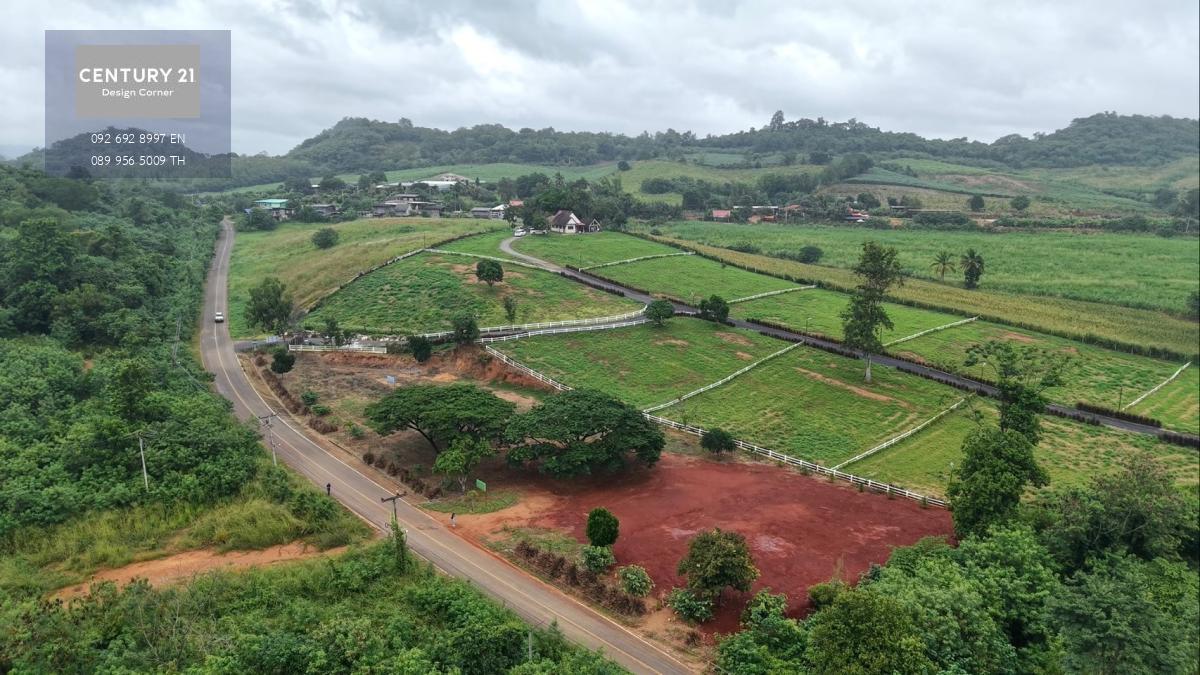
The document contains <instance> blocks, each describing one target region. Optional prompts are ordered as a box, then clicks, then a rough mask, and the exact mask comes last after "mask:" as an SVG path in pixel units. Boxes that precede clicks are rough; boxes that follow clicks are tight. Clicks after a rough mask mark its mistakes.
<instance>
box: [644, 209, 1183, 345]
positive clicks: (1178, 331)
mask: <svg viewBox="0 0 1200 675" xmlns="http://www.w3.org/2000/svg"><path fill="white" fill-rule="evenodd" d="M733 227H735V228H736V227H741V226H733ZM855 231H857V232H860V233H864V234H865V233H866V232H867V231H864V230H855ZM664 240H668V241H670V240H671V239H669V238H666V237H664ZM673 241H677V242H679V243H681V244H684V245H687V246H690V247H694V248H696V249H697V250H699V251H701V252H703V253H705V254H707V255H709V256H713V257H716V258H718V259H721V260H728V261H730V262H733V263H736V264H739V265H744V266H746V267H748V268H750V269H756V270H762V271H763V272H765V273H770V274H779V275H789V276H792V277H794V278H797V279H813V280H819V281H821V282H823V283H826V284H829V285H831V286H832V287H834V288H845V289H849V288H852V287H853V286H854V285H855V284H857V283H858V279H857V278H856V277H855V276H854V273H853V272H851V271H850V270H849V269H845V268H840V267H829V266H826V265H806V264H804V263H798V262H793V261H791V260H782V259H780V258H772V257H768V256H764V255H755V254H752V253H741V252H739V251H733V250H730V249H727V248H719V247H715V246H708V245H706V244H701V243H697V242H692V241H687V240H682V239H675V240H673ZM984 285H985V288H982V289H978V290H974V291H968V290H965V289H963V288H959V287H958V286H952V285H950V284H940V283H937V282H934V281H924V280H921V279H908V280H906V281H905V283H904V285H903V286H900V287H898V288H894V289H892V292H891V296H892V297H894V298H897V299H900V300H904V301H908V302H915V303H920V304H923V305H928V306H932V307H937V308H945V309H946V310H947V311H952V312H960V313H963V314H965V315H966V316H971V315H975V314H979V315H982V316H984V317H994V318H995V319H996V320H998V321H1000V322H1001V323H1006V324H1011V325H1014V326H1025V327H1027V328H1030V329H1032V330H1039V331H1045V332H1048V333H1059V334H1065V335H1070V336H1093V337H1095V338H1100V339H1103V340H1110V341H1115V342H1118V343H1123V344H1128V345H1138V346H1142V347H1149V348H1154V349H1162V350H1170V351H1172V352H1175V353H1177V354H1182V355H1185V356H1184V358H1183V359H1181V361H1182V360H1186V359H1187V358H1188V357H1189V356H1191V355H1195V354H1196V351H1197V345H1200V324H1197V323H1196V322H1195V321H1190V320H1188V319H1185V318H1181V317H1178V316H1173V315H1169V314H1166V313H1163V312H1160V311H1154V310H1145V309H1134V308H1129V307H1120V306H1116V305H1106V304H1103V303H1097V302H1087V301H1083V300H1071V299H1067V298H1052V297H1048V296H1030V295H1018V294H1014V293H1003V292H999V291H992V290H988V289H987V288H986V286H987V284H986V283H985V284H984Z"/></svg>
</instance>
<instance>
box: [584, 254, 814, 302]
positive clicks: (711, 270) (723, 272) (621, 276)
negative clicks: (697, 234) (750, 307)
mask: <svg viewBox="0 0 1200 675" xmlns="http://www.w3.org/2000/svg"><path fill="white" fill-rule="evenodd" d="M596 271H597V273H599V274H600V275H601V276H604V277H608V278H609V279H612V280H613V281H616V282H618V283H622V284H626V285H628V286H632V287H634V288H643V289H648V290H650V291H651V292H654V293H661V294H665V295H669V296H671V297H675V298H679V299H680V300H683V301H685V302H688V303H690V304H696V303H698V302H699V301H700V300H701V299H702V298H707V297H709V296H710V295H719V296H721V297H722V298H725V299H727V300H728V299H733V298H744V297H746V296H749V295H756V294H758V293H766V292H768V291H778V290H783V289H785V288H793V287H795V286H796V285H797V284H793V283H790V282H787V281H783V280H781V279H775V278H774V277H768V276H763V275H761V274H755V273H753V272H747V271H745V270H742V269H738V268H736V267H731V266H729V265H722V264H721V263H719V262H715V261H713V260H709V259H707V258H701V257H700V256H675V257H670V258H654V259H652V260H643V261H640V262H635V263H629V264H626V265H616V266H614V267H605V268H602V269H599V270H596ZM789 295H790V296H795V295H803V294H795V293H790V294H787V295H785V296H783V297H788V296H789Z"/></svg>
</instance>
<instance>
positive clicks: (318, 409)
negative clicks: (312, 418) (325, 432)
mask: <svg viewBox="0 0 1200 675" xmlns="http://www.w3.org/2000/svg"><path fill="white" fill-rule="evenodd" d="M312 411H313V414H314V415H316V416H317V417H324V416H325V415H328V414H329V413H331V412H333V411H332V410H331V409H330V408H329V406H327V405H323V404H322V405H314V406H313V407H312Z"/></svg>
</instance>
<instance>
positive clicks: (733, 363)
mask: <svg viewBox="0 0 1200 675" xmlns="http://www.w3.org/2000/svg"><path fill="white" fill-rule="evenodd" d="M492 346H494V347H495V348H496V349H499V350H500V351H502V352H504V353H506V354H508V355H509V356H511V357H512V358H514V359H516V360H517V361H520V362H521V363H523V364H525V365H527V366H529V367H530V368H533V369H535V370H538V371H540V372H541V373H543V374H545V375H547V376H549V377H551V378H554V379H556V380H558V381H560V382H563V383H565V384H569V385H570V386H572V387H586V388H591V389H598V390H600V391H603V392H606V393H609V394H612V395H613V396H616V397H618V398H620V399H621V400H623V401H626V402H628V403H630V404H631V405H635V406H637V407H638V408H644V407H646V406H650V405H655V404H658V403H662V402H663V401H667V400H671V399H673V398H676V397H678V396H681V395H683V394H686V393H688V392H690V391H693V390H695V389H698V388H700V387H703V386H704V385H707V384H709V383H711V382H714V381H716V380H718V379H720V378H722V377H725V376H726V375H729V374H730V373H732V372H734V371H736V370H738V369H739V368H741V367H743V366H746V365H748V364H750V363H752V362H754V361H756V360H758V359H761V358H763V357H765V356H767V355H768V354H771V353H772V352H774V351H776V350H778V349H779V348H780V347H781V346H782V343H780V342H779V341H778V340H773V339H771V338H767V337H763V336H761V335H758V334H757V333H751V332H749V331H741V330H737V329H733V328H727V327H724V326H718V325H716V324H712V323H709V322H706V321H700V320H698V319H685V318H675V319H671V320H670V321H668V322H667V323H666V325H664V326H654V325H642V326H636V327H632V328H619V329H614V330H605V331H598V332H591V333H573V334H568V335H541V336H535V337H530V338H527V339H522V340H512V341H508V342H500V343H496V344H494V345H492Z"/></svg>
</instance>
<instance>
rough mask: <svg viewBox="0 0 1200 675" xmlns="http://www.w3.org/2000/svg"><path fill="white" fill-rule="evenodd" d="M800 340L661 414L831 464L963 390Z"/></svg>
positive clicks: (922, 416)
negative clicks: (866, 364)
mask: <svg viewBox="0 0 1200 675" xmlns="http://www.w3.org/2000/svg"><path fill="white" fill-rule="evenodd" d="M871 374H872V381H871V383H869V384H868V383H866V382H864V381H863V368H862V364H861V362H859V361H858V360H856V359H848V358H844V357H840V356H835V355H832V354H828V353H826V352H822V351H819V350H816V349H810V348H807V347H800V348H797V349H795V350H792V351H791V352H788V353H787V354H784V355H783V356H781V357H779V358H777V359H774V360H772V361H768V362H767V363H765V364H763V365H762V366H760V367H758V368H755V369H754V370H752V371H750V372H748V373H746V374H744V375H742V376H741V377H738V378H737V379H735V380H733V381H732V382H729V383H728V384H726V385H724V386H721V387H718V388H716V389H713V390H712V391H708V392H705V393H704V394H701V395H699V396H697V397H695V398H692V399H689V400H687V401H684V402H683V403H681V404H679V405H676V406H672V407H670V408H667V409H665V410H663V411H661V412H659V413H657V414H659V415H662V416H663V417H667V418H670V419H673V420H676V421H679V422H685V423H688V424H695V425H698V426H703V427H714V426H715V427H722V428H724V429H726V430H728V431H730V432H732V433H733V435H734V436H735V437H737V438H740V439H742V440H745V441H749V442H752V443H757V444H759V445H762V446H765V447H768V448H771V449H773V450H778V451H780V452H785V453H788V454H791V455H794V456H797V457H800V458H803V459H808V460H811V461H814V462H818V463H821V464H826V465H833V464H837V463H838V462H840V461H843V460H845V459H848V458H850V457H853V456H854V455H856V454H858V453H860V452H862V451H864V450H866V449H868V448H870V447H872V446H874V445H876V444H878V443H880V442H882V441H884V440H887V439H888V438H891V437H892V436H895V435H896V434H898V433H900V432H902V431H905V430H906V429H910V428H912V427H914V426H916V425H918V424H920V423H921V422H923V421H924V420H926V419H928V418H930V417H933V416H934V415H935V414H937V413H938V412H939V411H940V410H943V409H945V408H947V407H949V406H950V405H952V404H953V403H954V401H957V400H958V399H959V398H960V397H961V395H960V394H959V393H958V392H957V391H955V390H954V389H951V388H950V387H945V386H943V385H939V384H937V383H935V382H931V381H929V380H925V379H922V378H919V377H916V376H914V375H908V374H905V373H901V372H899V371H896V370H893V369H890V368H881V367H875V368H873V369H872V373H871Z"/></svg>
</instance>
